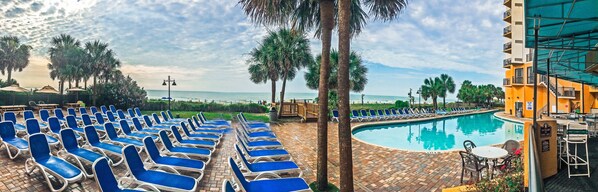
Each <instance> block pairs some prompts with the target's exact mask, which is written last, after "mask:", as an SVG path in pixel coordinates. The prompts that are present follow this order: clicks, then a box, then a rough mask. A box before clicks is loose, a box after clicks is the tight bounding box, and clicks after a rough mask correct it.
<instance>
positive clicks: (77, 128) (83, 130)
mask: <svg viewBox="0 0 598 192" xmlns="http://www.w3.org/2000/svg"><path fill="white" fill-rule="evenodd" d="M71 129H73V131H76V132H79V133H85V129H83V128H80V127H75V128H71Z"/></svg>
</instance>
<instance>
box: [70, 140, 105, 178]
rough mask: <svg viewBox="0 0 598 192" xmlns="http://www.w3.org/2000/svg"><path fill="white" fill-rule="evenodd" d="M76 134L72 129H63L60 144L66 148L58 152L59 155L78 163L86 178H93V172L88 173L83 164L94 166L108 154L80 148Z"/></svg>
mask: <svg viewBox="0 0 598 192" xmlns="http://www.w3.org/2000/svg"><path fill="white" fill-rule="evenodd" d="M75 135H76V134H75V132H74V131H73V130H72V129H63V130H61V131H60V142H61V143H62V146H63V147H64V150H61V151H59V152H58V154H59V155H61V156H63V157H64V159H65V160H68V159H69V158H70V159H72V160H73V161H75V162H76V165H78V167H79V169H81V170H82V171H83V174H85V176H86V177H88V178H92V177H93V172H87V170H86V169H85V166H84V165H83V162H86V163H88V164H92V163H93V162H95V161H96V160H98V159H100V158H102V157H105V156H106V154H105V153H104V152H102V151H101V150H97V149H96V150H97V151H98V152H99V153H98V152H94V151H91V150H88V149H83V148H80V147H79V144H78V143H77V138H76V137H75Z"/></svg>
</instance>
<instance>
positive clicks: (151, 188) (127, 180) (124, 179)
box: [118, 177, 160, 192]
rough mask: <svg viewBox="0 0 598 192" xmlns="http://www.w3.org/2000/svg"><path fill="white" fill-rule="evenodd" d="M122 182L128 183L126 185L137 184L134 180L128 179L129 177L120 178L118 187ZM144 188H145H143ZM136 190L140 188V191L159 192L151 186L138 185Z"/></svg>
mask: <svg viewBox="0 0 598 192" xmlns="http://www.w3.org/2000/svg"><path fill="white" fill-rule="evenodd" d="M124 182H128V183H137V182H136V180H135V179H133V178H129V177H121V178H120V179H118V185H119V186H121V185H122V184H123V183H124ZM143 187H145V188H143ZM137 188H141V189H142V191H145V190H148V189H149V190H151V191H156V192H159V191H160V190H159V189H158V188H156V187H155V186H153V185H148V184H139V186H137Z"/></svg>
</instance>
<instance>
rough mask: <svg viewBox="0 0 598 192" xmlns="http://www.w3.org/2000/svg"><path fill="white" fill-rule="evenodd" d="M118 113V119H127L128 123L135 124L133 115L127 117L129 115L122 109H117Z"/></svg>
mask: <svg viewBox="0 0 598 192" xmlns="http://www.w3.org/2000/svg"><path fill="white" fill-rule="evenodd" d="M116 115H118V119H119V120H125V121H127V123H128V124H129V125H133V120H132V119H131V118H132V117H127V115H126V114H125V112H123V111H122V110H120V109H119V110H117V111H116Z"/></svg>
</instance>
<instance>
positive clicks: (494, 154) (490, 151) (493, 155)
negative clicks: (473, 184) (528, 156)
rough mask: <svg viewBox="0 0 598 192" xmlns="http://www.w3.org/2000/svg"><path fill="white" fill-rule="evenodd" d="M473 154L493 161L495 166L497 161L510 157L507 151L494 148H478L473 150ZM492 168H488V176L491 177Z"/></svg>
mask: <svg viewBox="0 0 598 192" xmlns="http://www.w3.org/2000/svg"><path fill="white" fill-rule="evenodd" d="M471 153H472V154H474V155H475V156H478V157H482V158H485V159H488V160H491V161H492V163H493V164H496V160H498V159H500V158H504V157H506V156H507V155H509V152H507V150H504V149H502V148H499V147H492V146H482V147H476V148H473V149H471ZM492 167H494V166H492ZM492 167H488V170H487V174H488V176H489V177H490V168H492ZM492 172H494V171H492Z"/></svg>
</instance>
